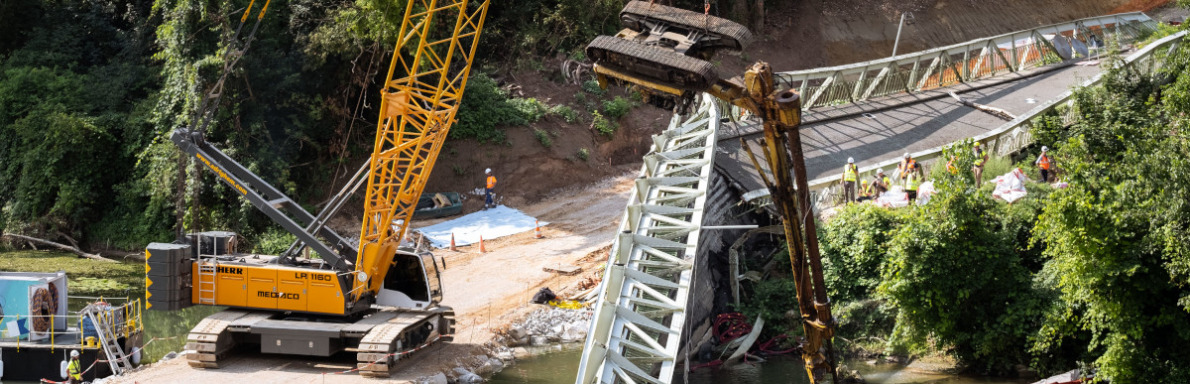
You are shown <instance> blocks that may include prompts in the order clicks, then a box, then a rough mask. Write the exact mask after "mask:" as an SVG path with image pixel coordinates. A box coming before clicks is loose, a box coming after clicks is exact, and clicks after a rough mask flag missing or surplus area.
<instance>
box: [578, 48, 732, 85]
mask: <svg viewBox="0 0 1190 384" xmlns="http://www.w3.org/2000/svg"><path fill="white" fill-rule="evenodd" d="M587 56H588V57H590V58H591V59H593V60H594V61H595V62H596V63H597V64H596V65H599V66H606V67H608V68H611V69H614V70H618V71H621V72H626V73H633V74H637V75H640V76H641V77H643V78H644V80H648V81H652V82H656V83H660V84H663V85H667V86H671V87H674V88H679V89H687V90H705V89H709V88H710V87H711V86H712V85H714V84H715V82H717V81H719V75H718V74H717V73H715V69H714V68H713V67H712V65H711V63H709V62H707V61H704V60H700V59H697V58H694V57H690V56H686V55H683V54H680V53H677V52H675V51H671V50H664V49H657V48H656V47H652V46H648V45H645V44H642V43H638V42H635V41H630V40H624V39H620V38H615V37H611V36H599V37H596V38H595V40H594V41H592V42H591V44H589V45H587Z"/></svg>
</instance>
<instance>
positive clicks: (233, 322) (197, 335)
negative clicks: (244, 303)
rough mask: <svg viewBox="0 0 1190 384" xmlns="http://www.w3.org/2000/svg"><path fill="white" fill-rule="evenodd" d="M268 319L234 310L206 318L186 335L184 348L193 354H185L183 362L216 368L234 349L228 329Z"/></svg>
mask: <svg viewBox="0 0 1190 384" xmlns="http://www.w3.org/2000/svg"><path fill="white" fill-rule="evenodd" d="M269 316H272V313H269V312H251V311H244V310H237V309H227V310H224V311H222V312H218V313H215V314H213V315H210V316H207V317H206V318H204V319H202V321H200V322H198V325H195V326H194V329H191V330H190V335H188V336H186V349H187V350H190V351H193V352H192V353H190V354H187V355H186V362H187V363H188V364H190V366H191V367H195V368H219V362H218V359H219V357H220V356H222V355H223V354H225V353H227V351H229V350H231V349H232V348H233V347H235V340H233V339H232V336H231V331H230V329H231V328H234V327H236V326H238V325H244V326H247V325H250V324H251V323H255V322H256V321H259V320H263V319H266V318H268V317H269Z"/></svg>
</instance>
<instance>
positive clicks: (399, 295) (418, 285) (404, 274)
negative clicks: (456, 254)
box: [376, 247, 442, 309]
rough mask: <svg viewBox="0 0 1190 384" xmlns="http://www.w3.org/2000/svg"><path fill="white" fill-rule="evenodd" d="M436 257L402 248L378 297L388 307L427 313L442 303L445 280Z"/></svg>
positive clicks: (394, 257) (377, 300)
mask: <svg viewBox="0 0 1190 384" xmlns="http://www.w3.org/2000/svg"><path fill="white" fill-rule="evenodd" d="M440 269H441V268H440V266H439V265H438V260H437V259H436V258H435V257H434V254H432V253H430V252H428V251H422V252H417V251H416V250H414V249H413V248H406V247H401V248H398V249H397V252H396V254H395V255H393V262H392V267H391V268H390V269H389V270H388V274H387V275H386V276H385V277H384V285H383V287H382V288H381V289H380V292H378V293H377V294H376V304H377V305H380V306H384V307H398V308H413V309H425V308H429V307H433V306H435V305H438V303H439V302H441V301H442V276H441V274H440V272H439V271H440Z"/></svg>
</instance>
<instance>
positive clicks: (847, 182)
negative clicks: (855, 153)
mask: <svg viewBox="0 0 1190 384" xmlns="http://www.w3.org/2000/svg"><path fill="white" fill-rule="evenodd" d="M857 178H859V169H858V168H856V166H855V158H854V157H848V158H847V165H844V166H843V178H842V181H843V199H844V200H846V201H847V202H848V203H852V202H855V180H856V179H857Z"/></svg>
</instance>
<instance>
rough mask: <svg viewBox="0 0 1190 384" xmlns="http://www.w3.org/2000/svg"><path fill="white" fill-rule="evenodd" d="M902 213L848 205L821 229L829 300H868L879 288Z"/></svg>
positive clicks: (864, 205) (875, 207)
mask: <svg viewBox="0 0 1190 384" xmlns="http://www.w3.org/2000/svg"><path fill="white" fill-rule="evenodd" d="M902 212H903V211H900V210H890V209H886V208H880V207H877V206H875V205H872V204H860V205H852V206H848V207H845V208H843V211H842V212H840V213H839V214H838V216H836V217H835V218H834V219H832V220H831V221H829V222H828V223H826V225H825V226H823V227H822V231H820V232H821V235H820V236H819V237H820V238H821V242H820V244H821V247H822V249H821V251H822V256H823V258H822V269H823V270H824V271H826V272H828V273H826V274H825V276H824V277H825V280H826V286H827V289H828V293H829V294H830V297H831V300H834V301H840V302H846V301H853V300H859V299H863V298H866V297H871V296H872V294H874V293H875V292H876V286H877V285H879V284H880V270H881V268H883V264H884V261H885V260H886V259H887V258H888V257H887V256H888V249H887V247H888V241H889V240H890V239H891V237H892V235H893V233H892V231H893V229H895V228H897V227H898V226H900V222H901V221H902V220H904V217H903V216H904V215H903V214H902Z"/></svg>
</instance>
